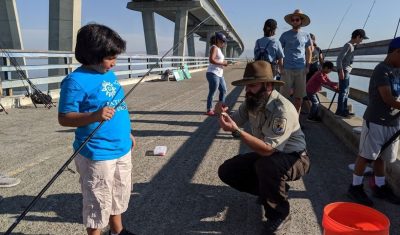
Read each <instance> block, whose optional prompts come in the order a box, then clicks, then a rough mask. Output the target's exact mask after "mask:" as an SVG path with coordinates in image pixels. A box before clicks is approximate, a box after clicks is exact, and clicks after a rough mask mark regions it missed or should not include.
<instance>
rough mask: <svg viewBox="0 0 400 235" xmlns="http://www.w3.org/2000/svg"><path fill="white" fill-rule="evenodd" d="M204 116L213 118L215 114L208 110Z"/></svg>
mask: <svg viewBox="0 0 400 235" xmlns="http://www.w3.org/2000/svg"><path fill="white" fill-rule="evenodd" d="M206 115H208V116H215V113H214V111H213V110H208V111H207V112H206Z"/></svg>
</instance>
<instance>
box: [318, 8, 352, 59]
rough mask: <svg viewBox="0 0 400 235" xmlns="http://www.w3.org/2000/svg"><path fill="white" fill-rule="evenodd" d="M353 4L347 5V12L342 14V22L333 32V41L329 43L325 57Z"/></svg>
mask: <svg viewBox="0 0 400 235" xmlns="http://www.w3.org/2000/svg"><path fill="white" fill-rule="evenodd" d="M351 6H352V3H350V5H349V6H348V7H347V10H346V12H345V13H344V15H343V16H342V19H341V20H340V23H339V25H338V27H337V28H336V31H335V33H334V34H333V37H332V40H331V42H330V43H329V46H328V49H326V51H325V55H324V58H325V57H326V55H327V54H328V51H329V49H330V48H331V45H332V42H333V39H335V37H336V34H337V32H338V31H339V28H340V26H341V25H342V23H343V20H344V18H345V17H346V15H347V13H348V12H349V10H350V8H351Z"/></svg>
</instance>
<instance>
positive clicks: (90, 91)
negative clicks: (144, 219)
mask: <svg viewBox="0 0 400 235" xmlns="http://www.w3.org/2000/svg"><path fill="white" fill-rule="evenodd" d="M125 48H126V42H125V41H124V40H123V39H122V38H121V37H120V36H119V35H118V34H117V33H116V32H114V31H113V30H112V29H110V28H108V27H106V26H104V25H98V24H88V25H86V26H83V27H82V28H81V29H80V30H79V32H78V35H77V42H76V47H75V57H76V59H77V60H78V61H79V62H80V63H81V64H82V66H81V67H79V68H77V69H76V70H75V71H73V72H72V73H70V74H69V75H68V76H67V77H65V78H64V80H63V81H62V83H61V93H60V101H59V109H58V111H59V114H58V122H59V123H60V125H62V126H69V127H77V129H76V131H75V141H74V143H73V147H74V149H75V150H76V149H78V148H79V147H80V146H81V145H82V143H83V142H84V141H85V140H86V138H87V137H88V136H89V135H90V134H91V133H92V132H93V130H94V129H95V128H96V127H97V126H98V125H99V123H100V122H102V121H104V124H103V126H101V128H100V129H99V130H98V131H97V132H96V133H95V134H94V135H93V137H92V138H91V139H90V140H89V141H88V142H87V144H86V145H85V146H84V147H83V148H82V150H81V151H80V152H79V154H78V155H77V156H76V158H75V164H76V168H77V171H78V172H79V174H80V179H79V182H80V184H81V189H82V196H83V209H82V214H83V223H84V225H85V226H86V228H87V233H88V234H89V235H100V233H101V230H102V229H103V228H105V227H106V226H107V225H108V224H109V225H110V229H111V230H110V234H111V235H117V234H120V235H123V234H128V235H129V234H133V233H131V232H129V231H127V230H125V229H124V228H123V226H122V218H121V214H122V213H123V212H125V211H126V209H127V208H128V203H129V198H130V193H131V169H132V164H131V149H132V148H133V147H134V143H135V141H134V138H133V136H132V135H131V127H130V118H129V113H128V109H127V106H126V104H125V102H123V103H122V104H121V105H120V106H119V107H117V108H116V109H114V107H115V106H116V105H117V103H118V102H120V101H121V99H122V98H123V97H124V92H123V89H122V87H121V85H120V84H119V83H118V81H117V78H116V76H115V74H114V72H113V71H112V70H111V69H112V67H114V66H115V62H116V59H117V55H119V54H121V53H123V52H124V51H125Z"/></svg>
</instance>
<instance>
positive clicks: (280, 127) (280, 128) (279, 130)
mask: <svg viewBox="0 0 400 235" xmlns="http://www.w3.org/2000/svg"><path fill="white" fill-rule="evenodd" d="M285 130H286V118H282V117H277V118H274V121H273V123H272V131H273V132H274V133H275V134H277V135H283V133H285Z"/></svg>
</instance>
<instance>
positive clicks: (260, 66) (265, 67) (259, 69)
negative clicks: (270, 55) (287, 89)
mask: <svg viewBox="0 0 400 235" xmlns="http://www.w3.org/2000/svg"><path fill="white" fill-rule="evenodd" d="M259 82H272V83H274V84H275V85H279V86H282V85H284V84H285V83H284V82H282V81H278V80H274V75H273V73H272V68H271V64H270V63H268V62H266V61H263V60H257V61H254V62H251V63H248V64H247V65H246V68H245V69H244V74H243V79H240V80H237V81H233V82H232V85H234V86H246V85H249V84H254V83H259Z"/></svg>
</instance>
